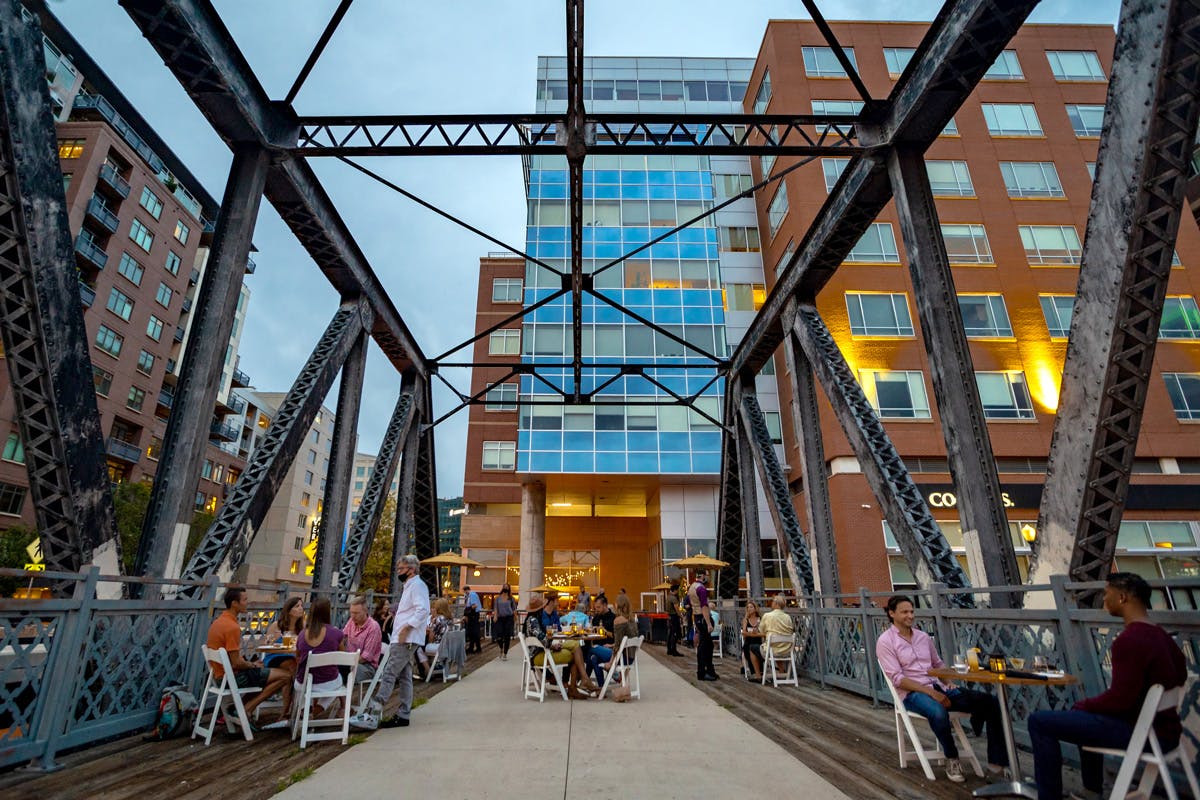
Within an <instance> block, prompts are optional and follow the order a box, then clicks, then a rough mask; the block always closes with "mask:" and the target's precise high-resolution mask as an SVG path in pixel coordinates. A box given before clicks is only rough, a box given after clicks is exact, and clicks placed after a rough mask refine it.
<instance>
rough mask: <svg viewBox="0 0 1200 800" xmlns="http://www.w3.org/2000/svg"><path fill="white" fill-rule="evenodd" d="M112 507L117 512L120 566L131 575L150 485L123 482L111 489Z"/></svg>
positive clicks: (144, 517) (135, 559) (148, 500)
mask: <svg viewBox="0 0 1200 800" xmlns="http://www.w3.org/2000/svg"><path fill="white" fill-rule="evenodd" d="M113 507H114V508H115V509H116V512H117V535H118V536H119V537H120V541H121V564H122V565H123V566H124V571H125V574H126V575H132V574H133V569H134V566H135V565H136V564H137V551H138V543H139V542H140V541H141V539H142V522H143V521H144V520H145V519H146V509H148V508H149V507H150V484H149V483H145V482H142V481H125V482H124V483H119V484H117V486H116V488H115V489H113Z"/></svg>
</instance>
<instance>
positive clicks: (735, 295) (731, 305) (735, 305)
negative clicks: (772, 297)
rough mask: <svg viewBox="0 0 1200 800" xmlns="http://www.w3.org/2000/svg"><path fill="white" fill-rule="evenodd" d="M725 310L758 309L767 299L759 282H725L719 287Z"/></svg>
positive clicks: (764, 289)
mask: <svg viewBox="0 0 1200 800" xmlns="http://www.w3.org/2000/svg"><path fill="white" fill-rule="evenodd" d="M721 296H722V299H723V300H724V304H725V310H726V311H758V310H759V309H760V308H762V304H763V301H765V300H766V299H767V290H766V287H765V286H763V284H761V283H727V284H725V286H724V287H723V288H722V289H721Z"/></svg>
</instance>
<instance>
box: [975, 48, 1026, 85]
mask: <svg viewBox="0 0 1200 800" xmlns="http://www.w3.org/2000/svg"><path fill="white" fill-rule="evenodd" d="M1024 77H1025V73H1023V72H1021V62H1020V61H1019V60H1018V59H1017V51H1016V50H1005V51H1004V52H1003V53H1001V54H1000V57H999V58H997V59H996V60H995V61H993V62H992V65H991V66H990V67H988V70H987V72H985V73H983V79H984V80H985V81H1019V80H1021V79H1022V78H1024Z"/></svg>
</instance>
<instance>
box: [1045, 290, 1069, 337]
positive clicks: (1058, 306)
mask: <svg viewBox="0 0 1200 800" xmlns="http://www.w3.org/2000/svg"><path fill="white" fill-rule="evenodd" d="M1038 300H1040V301H1041V303H1042V315H1043V316H1045V318H1046V330H1047V331H1049V332H1050V336H1051V337H1052V338H1055V339H1065V338H1067V335H1068V334H1069V333H1070V332H1071V312H1072V311H1073V310H1074V309H1075V295H1073V294H1043V295H1039V296H1038Z"/></svg>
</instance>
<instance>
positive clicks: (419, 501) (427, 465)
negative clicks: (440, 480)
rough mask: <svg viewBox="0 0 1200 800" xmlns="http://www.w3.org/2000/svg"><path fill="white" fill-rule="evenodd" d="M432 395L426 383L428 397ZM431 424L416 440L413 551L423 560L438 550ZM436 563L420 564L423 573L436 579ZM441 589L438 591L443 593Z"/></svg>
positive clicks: (427, 578)
mask: <svg viewBox="0 0 1200 800" xmlns="http://www.w3.org/2000/svg"><path fill="white" fill-rule="evenodd" d="M430 395H431V391H430V387H429V386H428V385H426V387H425V397H426V398H427V399H428V398H429V397H430ZM433 431H434V428H433V426H432V425H425V426H422V428H421V432H420V438H419V440H418V441H417V471H416V482H415V485H414V487H413V490H414V491H413V552H414V553H416V554H417V558H419V559H421V560H422V561H424V560H425V559H427V558H433V557H434V556H436V555H437V554H438V530H439V526H438V502H437V463H436V461H435V460H434V452H433ZM437 576H438V571H437V567H421V577H422V578H424V579H425V581H426V582H427V583H428V582H430V581H434V582H436V581H437ZM441 593H442V592H441V590H440V589H439V590H438V594H441Z"/></svg>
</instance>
